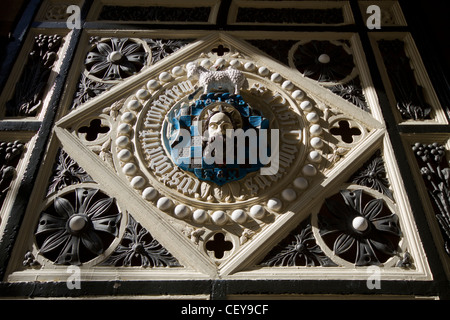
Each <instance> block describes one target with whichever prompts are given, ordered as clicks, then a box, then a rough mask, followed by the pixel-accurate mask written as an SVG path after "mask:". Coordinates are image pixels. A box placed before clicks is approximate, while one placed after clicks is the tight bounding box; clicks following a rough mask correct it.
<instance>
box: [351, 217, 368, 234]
mask: <svg viewBox="0 0 450 320" xmlns="http://www.w3.org/2000/svg"><path fill="white" fill-rule="evenodd" d="M352 227H353V229H355V230H357V231H360V232H364V231H366V230H367V228H368V227H369V222H368V221H367V219H366V218H364V217H361V216H358V217H355V218H353V221H352Z"/></svg>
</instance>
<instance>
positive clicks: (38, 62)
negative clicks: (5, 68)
mask: <svg viewBox="0 0 450 320" xmlns="http://www.w3.org/2000/svg"><path fill="white" fill-rule="evenodd" d="M61 39H62V38H61V36H59V35H50V36H49V35H43V34H41V35H38V36H36V37H35V39H34V46H33V49H32V51H31V52H30V54H29V55H28V60H27V62H26V64H25V67H24V69H23V71H22V75H21V77H20V79H19V81H18V82H17V84H16V86H15V90H14V95H13V96H12V98H11V100H9V101H8V102H7V103H6V116H9V117H17V116H21V117H23V116H25V117H30V116H35V115H36V114H37V112H38V111H39V109H40V108H41V107H42V102H43V99H44V96H43V95H44V91H45V87H46V85H47V81H48V79H49V77H50V72H51V70H52V68H53V65H54V63H55V61H56V59H57V52H58V49H59V47H60V46H61V42H62V40H61Z"/></svg>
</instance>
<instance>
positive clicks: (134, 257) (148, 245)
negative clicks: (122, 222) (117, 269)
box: [102, 216, 181, 268]
mask: <svg viewBox="0 0 450 320" xmlns="http://www.w3.org/2000/svg"><path fill="white" fill-rule="evenodd" d="M102 265H114V266H123V267H130V266H138V267H152V268H155V267H181V265H180V264H179V263H178V261H177V259H175V258H174V257H173V256H172V255H171V254H170V253H169V252H168V251H167V250H166V249H165V248H164V247H163V246H161V244H160V243H159V242H158V241H156V240H155V239H154V238H153V237H152V236H151V234H150V233H149V232H148V231H147V230H146V229H145V228H143V227H142V226H141V225H140V224H139V223H138V222H136V220H134V218H133V217H131V216H129V222H128V225H127V228H126V229H125V234H124V235H123V238H122V241H121V243H120V244H119V245H118V246H117V248H116V249H115V250H114V252H113V253H112V254H111V256H109V257H108V259H107V260H106V261H105V262H103V263H102Z"/></svg>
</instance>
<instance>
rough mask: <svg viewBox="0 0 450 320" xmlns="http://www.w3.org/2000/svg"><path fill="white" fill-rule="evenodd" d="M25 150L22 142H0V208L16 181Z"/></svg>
mask: <svg viewBox="0 0 450 320" xmlns="http://www.w3.org/2000/svg"><path fill="white" fill-rule="evenodd" d="M23 149H24V144H23V143H21V142H20V141H13V142H0V208H1V207H2V205H3V201H5V197H6V194H7V192H8V190H9V187H10V185H11V182H12V180H13V179H14V175H15V173H16V167H17V164H18V163H19V159H20V156H21V154H22V152H23ZM0 221H1V220H0Z"/></svg>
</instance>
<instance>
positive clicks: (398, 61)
mask: <svg viewBox="0 0 450 320" xmlns="http://www.w3.org/2000/svg"><path fill="white" fill-rule="evenodd" d="M378 46H379V48H380V52H381V55H382V57H383V61H384V65H385V66H386V71H387V74H388V76H389V80H390V82H391V86H392V90H393V93H394V96H395V99H396V100H397V104H396V106H397V109H398V111H399V112H400V114H401V116H402V118H403V119H406V120H407V119H412V120H424V119H429V118H430V113H431V106H430V105H429V104H428V103H427V102H426V99H425V96H424V93H423V88H422V87H421V86H419V85H418V84H417V81H416V78H415V75H414V70H413V69H411V64H410V59H409V58H408V57H407V55H406V53H405V49H404V47H405V43H404V42H403V41H401V40H380V41H378Z"/></svg>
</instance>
